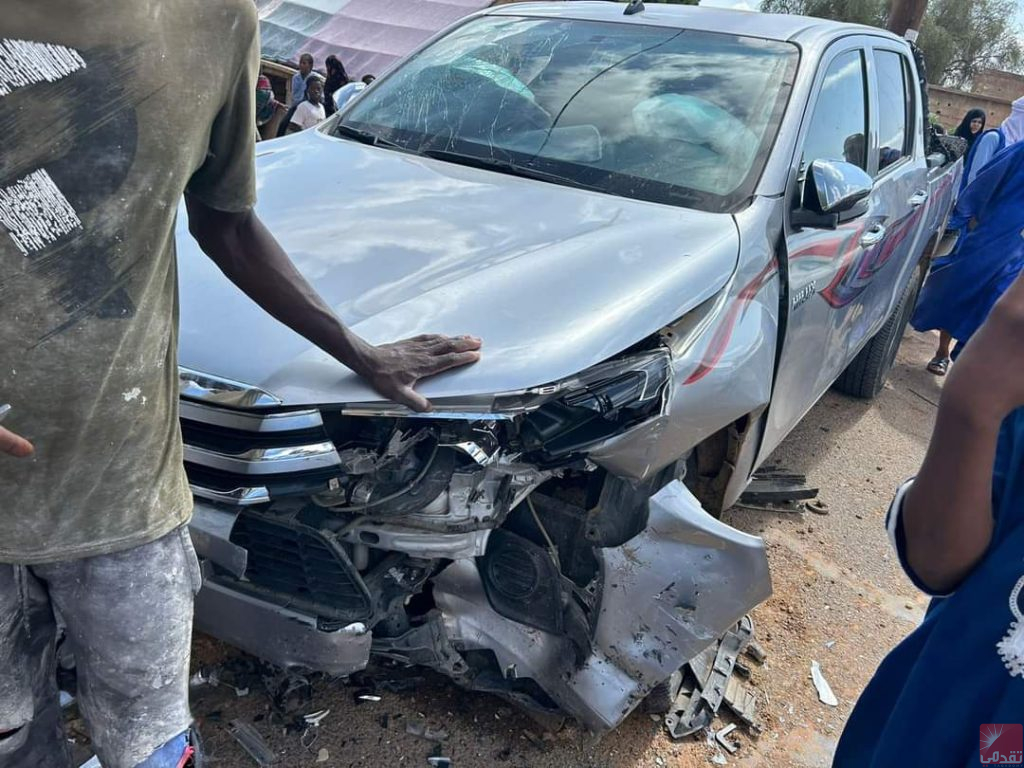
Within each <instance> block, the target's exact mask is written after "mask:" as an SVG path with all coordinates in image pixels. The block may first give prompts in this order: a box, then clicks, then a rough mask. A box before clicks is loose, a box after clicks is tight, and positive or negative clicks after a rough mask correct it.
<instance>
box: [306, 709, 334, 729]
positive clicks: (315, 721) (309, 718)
mask: <svg viewBox="0 0 1024 768" xmlns="http://www.w3.org/2000/svg"><path fill="white" fill-rule="evenodd" d="M329 714H331V710H329V709H321V710H320V711H319V712H310V713H309V714H308V715H303V717H302V719H303V720H305V721H306V725H309V726H311V727H313V728H316V727H318V726H319V725H320V723H322V722H323V721H324V718H325V717H327V716H328V715H329Z"/></svg>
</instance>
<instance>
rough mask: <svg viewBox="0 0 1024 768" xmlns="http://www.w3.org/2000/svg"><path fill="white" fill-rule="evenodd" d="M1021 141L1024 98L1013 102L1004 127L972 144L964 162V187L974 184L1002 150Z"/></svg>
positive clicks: (994, 130)
mask: <svg viewBox="0 0 1024 768" xmlns="http://www.w3.org/2000/svg"><path fill="white" fill-rule="evenodd" d="M1021 139H1024V96H1021V97H1020V98H1019V99H1017V100H1016V101H1015V102H1013V105H1012V106H1011V108H1010V114H1009V116H1008V117H1007V118H1006V119H1005V120H1004V121H1003V123H1002V125H1000V126H999V127H998V128H993V129H992V130H990V131H985V132H984V133H982V134H981V136H979V137H978V138H977V140H976V141H974V142H972V143H971V148H970V152H969V153H968V154H967V159H966V160H965V161H964V185H965V186H966V185H969V184H971V183H973V182H974V180H975V179H976V178H977V176H978V174H979V173H981V171H982V170H984V168H985V166H986V165H988V164H989V163H990V162H991V161H992V158H994V157H995V156H996V155H997V154H998V153H999V152H1000V151H1001V150H1002V149H1004V148H1005V147H1008V146H1010V145H1011V144H1015V143H1017V142H1018V141H1020V140H1021Z"/></svg>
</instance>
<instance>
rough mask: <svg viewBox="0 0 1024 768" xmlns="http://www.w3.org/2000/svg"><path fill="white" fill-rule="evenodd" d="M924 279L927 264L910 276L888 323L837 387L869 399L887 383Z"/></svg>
mask: <svg viewBox="0 0 1024 768" xmlns="http://www.w3.org/2000/svg"><path fill="white" fill-rule="evenodd" d="M923 282H924V266H919V267H918V268H917V270H916V271H915V272H914V275H913V276H912V277H911V278H910V282H909V283H908V284H907V287H906V289H904V291H903V295H902V296H901V297H900V301H899V303H898V304H897V305H896V308H895V309H894V310H893V312H892V314H891V315H889V319H888V320H886V321H885V325H883V326H882V328H881V330H879V331H878V333H876V334H875V335H874V336H873V337H872V339H871V341H869V342H868V343H867V345H866V346H865V347H864V349H862V350H861V351H860V354H858V355H857V356H856V357H855V358H853V362H851V363H850V364H849V365H848V366H847V367H846V370H845V371H843V372H842V373H841V374H840V375H839V378H838V379H836V382H835V384H833V387H835V389H836V390H838V391H839V392H842V393H843V394H845V395H850V396H852V397H859V398H863V399H865V400H870V399H872V398H873V397H875V395H877V394H878V393H879V392H881V391H882V387H884V386H885V380H886V379H887V378H889V371H890V370H891V369H892V364H893V363H894V362H895V360H896V352H897V350H899V348H900V341H901V340H902V339H903V331H904V330H905V329H906V327H907V323H908V322H909V320H910V316H911V314H913V312H914V306H915V305H916V304H917V294H918V292H919V291H920V290H921V284H922V283H923Z"/></svg>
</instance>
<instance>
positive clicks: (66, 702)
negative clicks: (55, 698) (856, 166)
mask: <svg viewBox="0 0 1024 768" xmlns="http://www.w3.org/2000/svg"><path fill="white" fill-rule="evenodd" d="M74 703H75V697H74V696H72V695H71V694H70V693H68V692H67V691H61V692H60V708H61V709H67V708H68V707H70V706H71V705H72V704H74Z"/></svg>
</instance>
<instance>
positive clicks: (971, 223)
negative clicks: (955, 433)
mask: <svg viewBox="0 0 1024 768" xmlns="http://www.w3.org/2000/svg"><path fill="white" fill-rule="evenodd" d="M1004 125H1005V123H1004ZM982 140H983V139H979V140H978V142H977V143H980V142H981V141H982ZM977 143H976V146H977ZM1022 212H1024V142H1021V141H1015V142H1013V143H1011V144H1010V145H1009V146H1007V147H1006V148H1005V149H1004V150H1002V151H1001V152H1000V153H999V154H997V155H996V156H995V157H994V158H992V160H991V161H990V162H989V163H988V165H987V166H986V167H985V168H983V169H982V170H981V172H980V173H979V174H978V175H977V176H976V177H975V180H974V181H973V182H972V183H971V184H970V185H968V187H967V189H965V190H964V192H963V193H962V194H961V195H960V199H959V200H958V201H957V204H956V208H955V210H954V212H953V216H952V217H951V224H955V226H956V228H957V229H958V230H959V231H960V236H959V238H958V240H957V243H956V245H955V246H954V248H953V250H952V251H951V252H950V253H949V254H948V255H947V256H943V257H941V258H938V259H936V260H935V261H933V262H932V266H931V272H930V273H929V275H928V280H927V281H926V282H925V284H924V287H923V288H922V289H921V297H920V299H919V300H918V304H917V309H916V310H915V311H914V315H913V317H912V318H911V320H910V324H911V326H913V328H914V329H915V330H917V331H932V330H939V331H940V333H941V336H940V339H939V349H938V350H937V352H936V354H935V357H934V358H933V359H932V360H931V361H930V362H929V363H928V370H929V371H930V372H931V373H934V374H936V375H938V376H944V375H945V374H946V371H947V369H948V367H949V364H950V359H951V357H952V358H954V359H955V358H956V356H957V355H958V354H959V352H958V351H954V352H953V354H952V355H951V354H950V351H949V342H950V340H951V339H958V340H959V344H960V346H959V347H958V350H959V349H962V347H963V345H964V344H965V343H966V342H967V340H968V339H969V338H970V337H971V334H972V333H974V331H976V330H977V329H978V326H980V325H981V323H982V322H983V321H984V319H985V317H986V315H988V312H989V310H990V309H991V308H992V305H993V304H995V302H996V299H998V298H999V297H1000V296H1001V295H1002V293H1003V291H1005V290H1006V288H1007V286H1009V284H1010V283H1011V282H1013V279H1014V278H1015V277H1016V276H1017V273H1018V272H1020V270H1021V267H1022V266H1024V238H1022V237H1021V236H1020V230H1021V226H1022V225H1024V214H1022Z"/></svg>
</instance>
